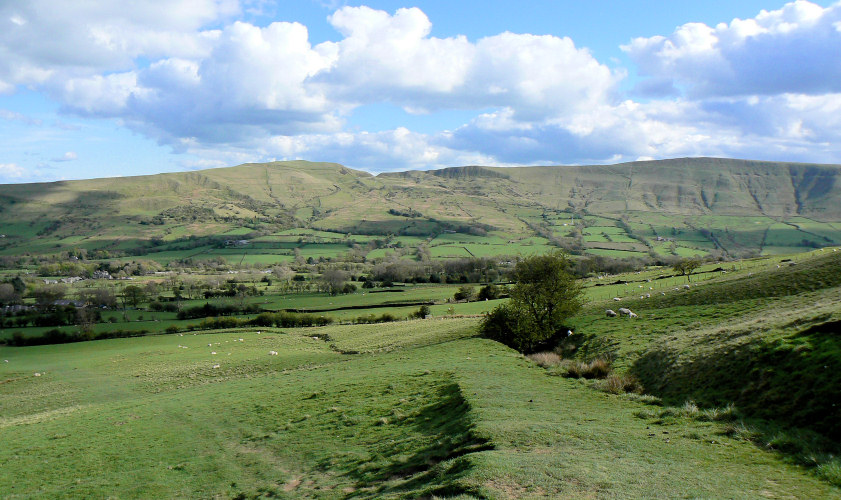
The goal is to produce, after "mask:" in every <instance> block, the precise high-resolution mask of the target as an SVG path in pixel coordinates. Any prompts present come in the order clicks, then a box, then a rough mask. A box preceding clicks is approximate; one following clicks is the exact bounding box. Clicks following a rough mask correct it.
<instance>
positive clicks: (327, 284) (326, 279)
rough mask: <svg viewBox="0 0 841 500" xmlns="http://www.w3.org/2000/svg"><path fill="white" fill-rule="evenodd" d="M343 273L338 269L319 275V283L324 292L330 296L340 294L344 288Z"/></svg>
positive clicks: (344, 277)
mask: <svg viewBox="0 0 841 500" xmlns="http://www.w3.org/2000/svg"><path fill="white" fill-rule="evenodd" d="M345 279H346V276H345V273H344V271H340V270H338V269H328V270H327V271H324V274H322V275H321V282H322V284H323V287H324V290H325V291H327V292H328V293H330V295H338V294H340V293H342V291H343V289H344V286H345Z"/></svg>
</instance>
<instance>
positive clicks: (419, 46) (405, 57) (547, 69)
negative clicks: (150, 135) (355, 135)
mask: <svg viewBox="0 0 841 500" xmlns="http://www.w3.org/2000/svg"><path fill="white" fill-rule="evenodd" d="M330 21H331V23H332V24H333V26H334V27H335V28H336V29H337V30H339V31H340V32H341V33H342V34H343V35H345V38H344V39H343V40H341V41H340V42H337V43H336V44H335V47H336V50H337V52H338V59H337V61H336V64H335V65H334V66H333V67H332V68H330V70H328V71H325V72H323V73H321V74H320V75H318V76H317V77H316V78H315V81H317V82H323V83H326V84H328V85H329V86H330V87H331V92H334V93H336V94H337V95H339V96H341V98H343V99H347V100H350V101H353V102H372V101H382V100H386V101H390V102H393V103H396V104H399V105H402V106H404V107H405V108H406V109H407V110H409V111H420V112H424V111H434V110H440V109H453V108H456V109H482V108H487V107H505V106H510V107H512V108H514V109H516V110H517V111H518V113H523V114H528V115H541V116H545V115H547V114H554V113H559V112H567V111H569V110H573V109H582V108H586V107H587V106H588V105H593V104H598V103H601V102H603V101H605V100H608V99H610V98H611V97H612V92H613V89H614V87H615V84H616V82H617V81H618V79H619V76H618V75H614V74H613V73H612V72H611V71H610V69H609V68H608V67H607V66H605V65H603V64H600V63H599V62H598V61H596V60H595V59H594V58H593V57H592V55H591V54H590V53H589V52H588V51H587V50H585V49H579V48H576V47H575V44H574V43H573V42H572V40H570V39H569V38H559V37H555V36H535V35H528V34H525V35H521V34H514V33H508V32H506V33H502V34H500V35H496V36H491V37H486V38H482V39H480V40H479V41H478V42H476V43H471V42H470V41H468V40H467V39H466V38H465V37H461V36H460V37H453V38H443V39H442V38H435V37H430V36H429V33H430V30H431V27H432V24H431V23H430V21H429V19H428V18H427V17H426V15H425V14H424V13H423V12H421V11H420V10H419V9H417V8H413V9H399V10H398V11H397V12H396V13H395V14H394V15H393V16H391V15H388V14H387V13H385V12H382V11H377V10H373V9H370V8H367V7H356V8H352V7H346V8H343V9H341V10H339V11H337V12H336V13H335V14H333V15H332V16H331V18H330Z"/></svg>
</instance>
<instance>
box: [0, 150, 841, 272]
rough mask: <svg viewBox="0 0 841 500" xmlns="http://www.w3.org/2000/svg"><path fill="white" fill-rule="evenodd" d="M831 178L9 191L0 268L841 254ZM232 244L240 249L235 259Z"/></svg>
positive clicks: (588, 172)
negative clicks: (366, 257) (117, 260)
mask: <svg viewBox="0 0 841 500" xmlns="http://www.w3.org/2000/svg"><path fill="white" fill-rule="evenodd" d="M839 174H841V167H839V166H837V165H806V164H789V163H769V162H754V161H743V160H726V159H710V158H689V159H678V160H664V161H650V162H635V163H626V164H619V165H608V166H555V167H522V168H491V167H460V168H450V169H444V170H440V171H429V172H403V173H389V174H380V175H378V176H376V177H374V176H371V175H370V174H367V173H364V172H359V171H355V170H351V169H348V168H346V167H343V166H341V165H338V164H332V163H310V162H303V161H294V162H274V163H267V164H247V165H241V166H238V167H232V168H221V169H212V170H204V171H198V172H182V173H170V174H160V175H152V176H141V177H125V178H111V179H94V180H87V181H66V182H55V183H42V184H23V185H20V184H16V185H6V186H0V225H2V228H3V229H2V230H3V232H4V233H3V234H4V235H5V236H4V237H3V238H0V254H5V255H20V254H22V253H24V252H34V253H58V252H60V251H66V250H72V249H77V248H82V249H87V250H96V249H104V250H108V251H109V252H112V253H113V254H115V255H123V254H131V255H141V254H145V255H149V256H150V257H151V258H154V259H156V260H158V261H159V262H162V263H166V262H168V261H169V260H171V259H173V258H184V257H188V256H194V257H198V258H222V259H225V260H229V261H231V262H240V261H241V262H248V263H272V262H283V261H288V260H290V259H292V258H293V257H294V252H293V251H294V248H298V249H299V251H301V252H303V251H305V250H307V252H305V257H306V256H316V258H317V257H318V256H331V257H335V256H338V255H340V254H342V253H346V252H348V251H349V249H351V248H352V247H353V245H354V244H359V243H364V242H365V241H366V237H372V236H378V237H382V236H386V235H389V234H391V235H403V236H404V237H407V238H419V240H417V241H416V242H414V243H411V244H413V245H417V244H418V243H419V242H424V241H426V242H427V243H428V244H429V245H430V246H432V247H441V248H438V249H437V250H435V251H434V252H433V256H434V257H436V258H447V257H459V256H462V257H463V256H470V255H474V256H479V255H506V254H517V253H529V249H527V248H523V247H524V246H530V245H538V246H544V247H545V246H547V245H549V244H550V243H551V244H555V245H563V246H566V247H568V248H573V249H576V251H582V252H585V253H590V254H594V255H607V256H613V257H633V256H645V255H649V254H651V255H675V256H693V255H700V256H704V255H708V254H709V253H710V252H720V253H725V254H731V255H739V254H744V253H746V252H761V253H771V254H773V253H790V252H792V251H803V250H807V249H810V248H814V247H821V246H827V245H832V244H838V243H841V194H840V193H841V190H839V189H835V186H838V185H839V181H838V180H837V179H838V176H839ZM296 229H297V230H298V231H316V233H318V232H319V231H320V232H321V233H322V234H320V235H319V234H316V235H314V236H313V237H312V238H311V241H309V243H321V244H327V245H331V246H330V247H329V248H326V249H323V250H325V252H326V253H321V254H319V253H317V252H315V253H312V252H310V250H315V249H306V248H305V247H304V246H303V245H302V244H301V242H299V241H298V239H300V236H298V238H288V237H286V238H285V236H290V233H289V232H288V231H289V230H296ZM325 231H326V232H325ZM452 234H457V235H458V237H457V238H455V239H454V240H452V241H446V240H437V238H439V237H441V236H447V235H452ZM258 237H263V238H272V237H273V238H278V240H276V241H274V242H270V241H262V242H261V244H260V245H257V244H256V243H258V242H259V241H258V240H255V238H258ZM471 237H472V239H471ZM239 239H246V240H248V243H247V245H250V246H247V247H230V241H235V240H239ZM226 240H227V241H229V243H228V244H227V245H226V243H225V241H226ZM252 240H255V241H252ZM273 243H274V244H273ZM279 243H291V244H292V245H287V246H282V245H278V244H279ZM229 247H230V248H229ZM365 251H366V252H368V251H371V249H366V250H365ZM173 252H174V253H173ZM375 256H376V254H372V255H371V258H375Z"/></svg>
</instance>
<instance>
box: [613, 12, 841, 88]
mask: <svg viewBox="0 0 841 500" xmlns="http://www.w3.org/2000/svg"><path fill="white" fill-rule="evenodd" d="M839 26H841V4H835V5H832V6H830V7H826V8H824V7H821V6H818V5H815V4H813V3H810V2H808V1H805V0H797V1H795V2H792V3H788V4H786V5H785V6H783V7H782V8H781V9H779V10H774V11H770V12H769V11H764V10H763V11H762V12H760V13H759V14H758V15H757V16H756V17H754V18H751V19H734V20H733V21H731V22H730V23H729V24H726V23H721V24H718V25H716V26H714V27H711V26H707V25H705V24H701V23H688V24H684V25H683V26H680V27H678V28H677V29H676V30H675V31H674V33H672V34H671V35H668V36H653V37H649V38H636V39H634V40H632V41H631V42H630V43H629V44H628V45H625V46H623V49H624V50H625V51H626V52H627V53H628V55H629V56H630V57H631V59H632V60H633V61H634V62H635V63H636V64H637V65H638V67H639V70H640V73H641V74H642V75H645V76H648V77H650V80H649V81H647V82H644V83H643V84H642V85H641V88H642V89H643V90H644V91H645V90H647V91H649V92H648V93H655V94H656V93H658V92H659V93H660V94H661V95H664V94H669V93H671V92H672V91H673V90H674V89H675V88H685V89H687V93H688V95H690V96H693V97H703V96H736V95H772V94H780V93H799V94H822V93H827V92H839V91H841V57H839V48H840V47H841V29H839ZM658 89H659V90H658Z"/></svg>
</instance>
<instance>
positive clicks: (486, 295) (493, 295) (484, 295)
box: [478, 283, 502, 300]
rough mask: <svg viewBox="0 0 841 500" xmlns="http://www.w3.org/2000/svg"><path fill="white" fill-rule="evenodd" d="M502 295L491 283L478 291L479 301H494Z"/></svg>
mask: <svg viewBox="0 0 841 500" xmlns="http://www.w3.org/2000/svg"><path fill="white" fill-rule="evenodd" d="M500 295H502V291H501V290H500V288H499V287H498V286H496V285H494V284H493V283H491V284H489V285H485V286H483V287H482V288H480V289H479V297H478V298H479V300H495V299H498V298H499V296H500Z"/></svg>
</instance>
